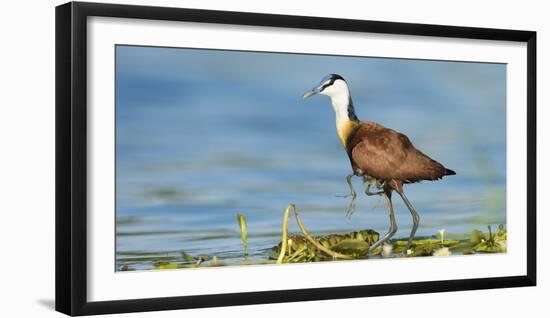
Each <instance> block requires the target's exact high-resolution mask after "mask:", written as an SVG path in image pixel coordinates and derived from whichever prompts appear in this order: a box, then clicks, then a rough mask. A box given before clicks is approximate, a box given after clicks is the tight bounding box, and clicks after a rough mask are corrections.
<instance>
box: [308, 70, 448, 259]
mask: <svg viewBox="0 0 550 318" xmlns="http://www.w3.org/2000/svg"><path fill="white" fill-rule="evenodd" d="M316 94H321V95H326V96H328V97H330V99H331V102H332V107H333V108H334V112H335V113H336V130H337V132H338V136H339V137H340V141H341V142H342V145H343V146H344V148H345V149H346V152H347V154H348V156H349V159H350V162H351V168H352V173H351V174H350V175H348V176H347V177H346V180H347V183H348V185H349V187H350V191H351V194H350V195H351V197H352V200H351V203H350V206H349V208H348V215H351V213H352V212H353V209H354V208H355V197H356V194H355V191H354V189H353V185H352V183H351V179H352V178H353V176H354V175H355V176H359V177H362V178H363V182H364V183H365V184H366V185H367V187H366V190H365V194H367V195H381V196H383V197H384V198H385V200H386V204H387V209H388V214H389V217H390V229H389V231H388V233H387V234H386V235H384V236H383V237H382V238H381V239H380V240H378V242H376V243H374V244H373V245H372V246H370V248H369V254H370V253H371V252H372V251H373V250H374V249H375V248H377V247H378V246H380V245H381V244H382V243H384V242H386V241H387V240H389V239H390V238H391V237H392V236H393V235H394V234H395V232H396V231H397V223H396V221H395V215H394V212H393V205H392V201H391V194H392V191H396V192H397V193H398V194H399V196H400V197H401V199H402V200H403V202H404V203H405V205H406V206H407V208H408V209H409V211H410V212H411V215H412V218H413V227H412V229H411V234H410V236H409V241H408V244H407V249H408V248H409V247H410V245H411V242H412V240H413V238H414V235H415V233H416V230H417V229H418V224H419V222H420V216H419V215H418V213H417V212H416V210H415V209H414V207H413V206H412V204H411V202H410V201H409V200H408V199H407V197H406V196H405V193H404V192H403V184H408V183H415V182H419V181H422V180H431V181H435V180H438V179H441V178H442V177H443V176H448V175H454V174H456V173H455V172H454V171H453V170H450V169H447V168H445V167H444V166H443V165H442V164H440V163H439V162H437V161H435V160H433V159H431V158H430V157H428V156H426V155H425V154H423V153H422V152H421V151H420V150H418V149H416V148H415V147H414V146H413V144H412V143H411V141H410V140H409V138H408V137H407V136H405V135H404V134H402V133H399V132H397V131H395V130H393V129H389V128H386V127H384V126H382V125H380V124H378V123H375V122H370V121H360V120H359V119H358V118H357V116H356V115H355V109H354V108H353V103H352V100H351V95H350V91H349V88H348V85H347V83H346V81H345V80H344V78H343V77H342V76H340V75H337V74H330V75H328V76H326V77H325V78H323V80H321V83H320V84H319V85H317V86H316V87H315V88H313V89H312V90H310V91H308V92H306V93H305V94H304V95H303V99H306V98H308V97H310V96H312V95H316ZM372 185H375V186H376V187H377V188H378V189H379V190H381V191H378V192H371V191H370V187H371V186H372Z"/></svg>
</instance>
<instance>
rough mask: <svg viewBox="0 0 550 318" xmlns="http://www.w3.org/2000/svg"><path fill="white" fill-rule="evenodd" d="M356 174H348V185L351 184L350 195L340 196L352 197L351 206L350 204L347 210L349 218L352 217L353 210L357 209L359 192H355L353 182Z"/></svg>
mask: <svg viewBox="0 0 550 318" xmlns="http://www.w3.org/2000/svg"><path fill="white" fill-rule="evenodd" d="M353 176H354V174H353V173H352V174H348V175H347V176H346V182H347V183H348V186H349V191H350V193H349V195H342V196H339V197H343V198H347V197H351V201H350V203H349V206H348V210H347V212H346V217H347V218H348V219H350V218H351V215H352V214H353V211H354V210H355V198H356V197H357V193H355V189H354V188H353V183H351V178H353Z"/></svg>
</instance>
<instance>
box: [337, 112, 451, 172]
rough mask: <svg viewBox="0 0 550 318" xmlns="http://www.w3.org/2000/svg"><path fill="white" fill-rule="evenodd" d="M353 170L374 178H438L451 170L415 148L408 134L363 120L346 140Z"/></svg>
mask: <svg viewBox="0 0 550 318" xmlns="http://www.w3.org/2000/svg"><path fill="white" fill-rule="evenodd" d="M347 150H348V155H349V156H350V160H351V162H352V166H353V169H354V170H357V169H360V170H362V171H363V172H364V173H365V174H367V175H369V176H372V177H375V178H377V179H384V180H389V179H399V180H402V181H404V182H415V181H419V180H437V179H440V178H441V177H442V176H444V175H448V174H454V172H453V171H451V170H448V169H446V168H445V167H444V166H443V165H442V164H440V163H439V162H437V161H435V160H432V159H431V158H430V157H428V156H426V155H425V154H423V153H422V152H420V151H419V150H417V149H416V148H415V147H414V146H413V144H412V143H411V141H410V140H409V138H408V137H407V136H405V135H403V134H401V133H399V132H397V131H395V130H392V129H389V128H385V127H383V126H382V125H379V124H377V123H373V122H362V123H361V126H360V127H359V128H358V129H357V131H356V133H355V134H354V136H353V137H352V138H351V140H350V143H349V144H348V149H347Z"/></svg>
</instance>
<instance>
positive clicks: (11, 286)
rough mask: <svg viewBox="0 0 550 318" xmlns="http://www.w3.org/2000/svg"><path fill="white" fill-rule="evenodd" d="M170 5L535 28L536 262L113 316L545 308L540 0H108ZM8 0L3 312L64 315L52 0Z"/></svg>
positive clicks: (1, 55)
mask: <svg viewBox="0 0 550 318" xmlns="http://www.w3.org/2000/svg"><path fill="white" fill-rule="evenodd" d="M111 2H116V3H131V4H152V5H164V6H175V7H189V8H205V9H218V10H232V11H250V12H265V13H280V14H296V15H313V16H329V17H339V18H355V19H371V20H385V21H399V22H418V23H434V24H451V25H462V26H477V27H489V28H509V29H527V30H535V31H537V32H538V61H537V62H538V91H539V92H538V105H539V107H538V123H539V128H538V150H539V153H538V162H539V167H538V171H539V173H538V179H539V181H538V184H539V186H538V188H539V189H538V197H539V199H538V211H539V213H538V230H539V231H538V232H539V235H538V255H539V258H538V268H539V272H538V275H539V279H538V283H539V286H537V287H530V288H515V289H499V290H489V291H469V292H455V293H439V294H423V295H407V296H391V297H376V298H360V299H352V300H332V301H315V302H299V303H289V304H276V305H257V306H244V307H243V306H241V307H226V308H214V309H198V310H186V311H170V312H154V313H143V314H126V315H116V317H181V316H182V315H186V316H190V317H192V316H195V317H237V316H239V317H245V316H261V317H276V316H277V317H280V316H281V315H283V314H289V315H292V316H294V315H308V314H309V315H315V316H319V317H325V316H326V317H328V316H331V317H335V316H346V315H350V316H356V315H360V316H385V315H387V316H389V317H393V316H402V317H426V316H436V315H440V316H443V317H445V318H450V317H461V318H463V317H468V316H473V317H479V316H484V317H498V316H503V317H508V316H516V317H518V316H522V315H526V314H535V316H539V317H542V316H544V315H545V314H548V312H550V309H549V308H548V305H547V303H546V301H545V300H547V299H548V296H547V295H548V294H550V277H549V276H548V274H549V271H548V270H546V269H545V268H543V267H544V266H546V267H547V266H548V259H549V257H550V252H549V249H548V248H547V245H546V244H550V234H549V232H548V231H547V232H546V233H544V232H543V229H544V228H546V227H547V226H550V221H549V220H550V217H549V216H548V215H547V214H545V211H547V210H548V209H549V208H550V206H549V202H548V200H545V198H544V196H545V192H546V190H547V188H546V187H545V186H544V185H543V180H547V179H549V178H550V173H549V169H548V168H547V167H545V166H544V165H543V164H542V163H544V162H550V149H549V148H550V147H549V145H548V142H546V143H545V141H544V139H545V138H550V127H549V126H546V127H544V126H543V124H544V122H545V119H548V118H549V110H548V109H547V108H545V107H543V105H547V104H548V103H549V102H550V100H549V99H550V93H549V92H548V91H547V90H546V91H545V87H548V83H550V78H549V76H550V70H549V69H548V64H549V63H548V58H547V57H548V56H550V44H549V41H550V22H548V12H549V11H548V8H546V7H545V1H527V0H524V1H509V2H506V1H502V0H500V1H476V0H474V1H470V0H461V1H457V2H455V3H450V2H447V1H439V0H435V1H419V0H418V1H407V0H402V1H391V2H390V1H352V0H339V1H321V0H318V1H310V2H306V1H302V2H298V1H296V0H294V1H292V0H277V1H274V0H269V1H245V0H233V1H223V0H202V1H201V0H190V1H176V0H172V1H170V0H162V1H152V0H149V1H137V0H133V1H132V0H127V1H115V0H112V1H111ZM61 3H63V1H38V0H33V1H31V0H27V1H11V2H7V3H4V4H3V5H2V10H1V13H0V14H1V17H0V24H1V27H0V39H1V40H2V46H1V48H0V87H1V90H0V149H1V153H0V194H1V195H0V304H1V305H0V316H2V317H61V316H63V315H62V314H59V313H56V312H55V311H54V310H53V306H54V50H55V46H54V7H55V5H58V4H61Z"/></svg>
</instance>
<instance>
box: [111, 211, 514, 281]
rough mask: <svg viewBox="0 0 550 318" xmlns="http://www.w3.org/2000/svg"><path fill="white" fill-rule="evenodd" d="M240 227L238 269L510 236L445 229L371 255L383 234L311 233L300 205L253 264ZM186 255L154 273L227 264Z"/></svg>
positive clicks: (495, 247) (495, 244)
mask: <svg viewBox="0 0 550 318" xmlns="http://www.w3.org/2000/svg"><path fill="white" fill-rule="evenodd" d="M291 213H292V214H294V217H295V219H296V223H297V225H298V227H299V229H300V233H296V234H289V232H288V224H289V220H290V216H291ZM237 223H238V225H239V228H240V233H241V240H242V243H243V247H244V257H243V260H241V261H238V262H234V263H231V264H232V265H254V264H284V263H306V262H318V261H334V260H350V259H367V258H369V257H371V258H387V257H394V258H395V257H397V258H400V257H417V256H450V255H460V254H465V255H466V254H475V253H502V252H506V240H507V233H506V229H505V228H504V225H502V224H501V225H499V226H498V230H497V231H496V233H493V231H492V229H491V226H488V232H487V233H485V232H483V231H480V230H473V231H472V232H471V233H470V234H454V233H446V231H445V230H444V229H442V230H440V231H438V233H436V234H434V235H432V236H430V237H418V238H416V239H414V240H413V241H412V243H411V245H410V247H409V248H407V243H408V238H402V239H394V240H391V241H389V242H387V243H386V244H384V245H383V246H379V247H377V248H376V249H375V250H374V251H372V252H371V253H370V255H369V254H368V250H369V247H370V246H371V245H372V244H374V243H375V242H377V241H378V240H379V236H380V235H379V233H378V232H376V231H374V230H371V229H365V230H361V231H353V232H350V233H345V234H342V233H334V234H328V235H320V236H314V235H311V234H310V233H309V232H308V231H307V230H306V228H305V226H304V224H303V222H302V220H301V219H300V216H299V214H298V211H297V210H296V207H295V206H294V205H293V204H290V205H288V207H287V208H286V210H285V212H284V214H283V222H282V232H281V240H280V242H279V243H278V244H277V245H275V246H273V247H272V248H271V249H268V250H266V252H265V259H260V260H248V228H247V219H246V217H245V216H244V215H243V214H240V213H239V214H237ZM180 254H181V257H180V258H177V257H160V256H159V257H157V258H156V259H155V260H152V264H153V266H152V269H155V270H163V269H179V268H199V267H216V266H225V265H227V264H225V263H223V261H222V260H220V258H219V257H218V256H216V255H200V256H195V257H193V256H191V255H189V254H187V253H186V252H184V251H181V252H180ZM138 256H139V255H138ZM149 259H152V258H149ZM132 261H133V262H132ZM127 262H128V263H123V265H122V266H121V267H120V270H121V271H131V270H135V268H134V267H132V266H130V265H131V264H135V262H136V259H132V258H128V259H127ZM129 264H130V265H129Z"/></svg>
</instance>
